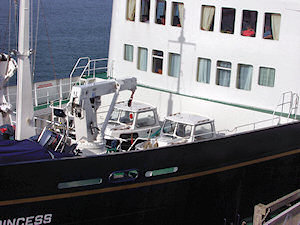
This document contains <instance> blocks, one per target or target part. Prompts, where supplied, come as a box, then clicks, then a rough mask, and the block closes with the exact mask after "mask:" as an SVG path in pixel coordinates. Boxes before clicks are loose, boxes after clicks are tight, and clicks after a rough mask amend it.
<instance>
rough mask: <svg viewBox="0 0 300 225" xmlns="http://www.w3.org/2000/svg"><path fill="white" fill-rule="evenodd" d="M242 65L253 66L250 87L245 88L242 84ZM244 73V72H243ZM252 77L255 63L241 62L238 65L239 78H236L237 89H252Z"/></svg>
mask: <svg viewBox="0 0 300 225" xmlns="http://www.w3.org/2000/svg"><path fill="white" fill-rule="evenodd" d="M242 66H249V67H250V68H251V74H250V84H249V87H247V88H243V87H242V86H241V83H240V81H241V80H242V79H241V75H242V73H241V68H242ZM243 75H244V74H243ZM252 79H253V65H250V64H244V63H239V64H238V65H237V79H236V88H237V89H240V90H245V91H251V87H252Z"/></svg>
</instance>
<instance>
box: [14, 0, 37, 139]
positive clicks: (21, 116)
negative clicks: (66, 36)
mask: <svg viewBox="0 0 300 225" xmlns="http://www.w3.org/2000/svg"><path fill="white" fill-rule="evenodd" d="M18 42H19V43H18V52H19V56H18V78H17V108H16V109H17V118H16V139H17V140H22V139H25V138H29V137H31V136H33V135H35V129H34V127H33V100H32V80H31V71H30V62H29V0H20V13H19V39H18Z"/></svg>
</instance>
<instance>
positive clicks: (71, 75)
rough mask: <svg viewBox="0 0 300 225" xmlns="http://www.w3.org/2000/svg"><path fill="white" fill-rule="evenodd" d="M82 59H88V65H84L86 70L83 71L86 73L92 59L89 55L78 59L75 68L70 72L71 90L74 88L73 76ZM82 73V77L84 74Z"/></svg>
mask: <svg viewBox="0 0 300 225" xmlns="http://www.w3.org/2000/svg"><path fill="white" fill-rule="evenodd" d="M82 60H87V63H86V65H85V66H84V70H83V71H82V73H84V72H85V70H86V68H87V66H89V65H90V64H89V62H90V61H91V60H90V58H89V57H81V58H79V59H78V60H77V62H76V64H75V66H74V67H73V69H72V72H71V73H70V90H71V89H72V78H73V74H74V72H75V71H76V70H77V69H78V64H79V63H80V61H82ZM82 73H81V75H80V77H81V76H82Z"/></svg>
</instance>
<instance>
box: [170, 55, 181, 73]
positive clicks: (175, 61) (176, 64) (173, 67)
mask: <svg viewBox="0 0 300 225" xmlns="http://www.w3.org/2000/svg"><path fill="white" fill-rule="evenodd" d="M179 74H180V55H179V54H175V53H170V54H169V76H171V77H179Z"/></svg>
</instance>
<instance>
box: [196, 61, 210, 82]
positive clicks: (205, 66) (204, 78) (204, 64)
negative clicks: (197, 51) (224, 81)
mask: <svg viewBox="0 0 300 225" xmlns="http://www.w3.org/2000/svg"><path fill="white" fill-rule="evenodd" d="M210 65H211V62H210V60H209V59H201V58H199V60H198V77H197V81H199V82H202V83H209V79H210Z"/></svg>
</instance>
